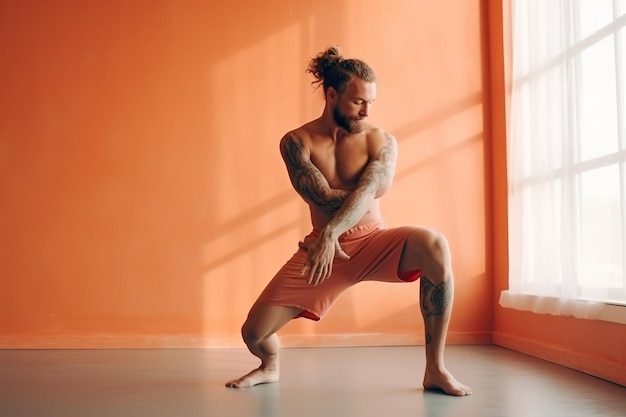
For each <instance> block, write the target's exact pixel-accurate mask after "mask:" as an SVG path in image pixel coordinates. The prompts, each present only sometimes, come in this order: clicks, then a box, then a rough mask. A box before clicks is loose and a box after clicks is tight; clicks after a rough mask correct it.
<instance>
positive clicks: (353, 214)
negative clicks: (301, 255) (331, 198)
mask: <svg viewBox="0 0 626 417" xmlns="http://www.w3.org/2000/svg"><path fill="white" fill-rule="evenodd" d="M383 135H384V141H383V146H382V147H381V148H380V150H379V151H378V154H377V155H376V157H375V158H373V159H372V160H371V161H370V162H369V163H368V165H367V167H366V168H365V170H364V171H363V174H362V175H361V178H360V179H359V182H358V184H357V187H356V188H355V189H354V191H352V192H351V193H350V194H349V195H348V196H347V197H346V199H345V200H344V202H343V204H342V205H341V208H339V210H338V211H337V213H336V214H335V216H334V217H333V219H332V220H331V221H330V222H329V223H328V224H327V225H326V227H324V229H323V230H322V232H321V234H320V236H319V237H318V239H317V241H316V242H315V243H314V244H313V245H311V247H309V260H308V262H307V265H306V266H305V268H304V270H303V273H307V272H308V275H309V282H310V283H312V284H313V285H316V284H319V283H320V282H322V281H324V280H325V279H326V278H328V277H329V276H330V274H331V272H332V262H333V259H334V256H335V250H336V247H337V245H338V243H337V239H338V238H339V236H340V235H341V234H342V233H344V232H346V231H347V230H348V229H350V228H351V227H353V226H354V225H356V224H357V223H358V222H359V220H360V219H361V218H362V217H363V216H364V215H365V214H366V213H367V211H368V210H369V209H370V207H371V205H372V203H373V201H374V199H376V198H378V197H380V196H381V195H382V194H384V193H385V191H387V189H388V188H389V186H390V185H391V182H392V180H393V176H394V173H395V169H396V159H397V155H398V145H397V142H396V138H394V137H393V136H392V135H390V134H387V133H383ZM312 252H313V253H312Z"/></svg>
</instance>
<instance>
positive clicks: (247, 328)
mask: <svg viewBox="0 0 626 417" xmlns="http://www.w3.org/2000/svg"><path fill="white" fill-rule="evenodd" d="M241 337H242V338H243V341H244V343H245V344H246V345H247V346H254V345H257V344H258V343H259V342H261V340H262V339H263V336H262V335H261V333H260V332H259V331H258V329H257V328H255V327H254V326H253V325H252V324H251V323H249V322H248V321H246V322H245V323H244V324H243V326H241Z"/></svg>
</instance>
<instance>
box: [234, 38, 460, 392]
mask: <svg viewBox="0 0 626 417" xmlns="http://www.w3.org/2000/svg"><path fill="white" fill-rule="evenodd" d="M307 72H309V73H311V74H312V75H313V76H314V77H315V81H314V83H319V84H320V85H322V86H323V90H324V95H325V99H326V104H325V107H324V111H323V113H322V115H321V117H320V118H318V119H316V120H313V121H311V122H309V123H307V124H305V125H303V126H302V127H300V128H298V129H295V130H293V131H291V132H289V133H287V134H286V135H285V136H284V137H283V138H282V140H281V142H280V150H281V155H282V157H283V159H284V161H285V164H286V166H287V171H288V173H289V178H290V179H291V183H292V184H293V187H294V188H295V190H296V191H297V192H298V193H299V194H300V196H301V197H302V198H303V199H304V201H306V203H307V204H308V205H309V207H310V212H311V223H312V226H313V231H312V232H311V233H310V234H309V235H308V236H306V237H305V238H304V241H303V242H300V244H299V249H298V251H297V252H296V253H295V254H294V255H293V257H292V258H291V259H290V260H289V261H288V262H287V263H286V264H285V265H284V266H283V268H281V270H280V271H279V272H278V273H277V274H276V276H275V277H274V278H273V279H272V281H271V282H270V283H269V284H268V285H267V287H266V288H265V290H264V291H263V293H262V294H261V295H260V296H259V298H258V300H257V301H256V302H255V303H254V305H253V306H252V308H251V310H250V313H249V314H248V318H247V320H246V322H245V323H244V325H243V327H242V336H243V339H244V341H245V343H246V345H247V346H248V349H249V350H250V352H251V353H252V354H253V355H255V356H257V357H258V358H259V359H261V365H260V367H259V368H257V369H254V370H252V371H251V372H249V373H248V374H246V375H244V376H242V377H241V378H238V379H235V380H232V381H229V382H228V383H227V384H226V386H228V387H233V388H240V387H250V386H253V385H257V384H262V383H268V382H276V381H278V378H279V365H278V354H279V344H278V337H277V335H276V332H277V331H278V330H279V329H280V328H281V327H283V326H284V325H285V324H286V323H287V322H289V321H290V320H291V319H293V318H296V317H306V318H309V319H312V320H319V319H321V318H322V317H323V316H324V314H325V313H326V312H327V311H328V309H329V308H330V306H331V305H332V304H333V302H334V301H335V300H336V299H337V298H338V297H339V295H340V294H341V293H342V292H343V291H344V290H346V289H348V288H349V287H351V286H352V285H354V284H356V283H358V282H360V281H364V280H376V281H386V282H394V281H407V282H410V281H415V280H417V279H418V278H420V310H421V313H422V316H423V318H424V327H425V344H426V347H425V350H426V369H425V373H424V380H423V386H424V388H425V389H439V390H442V391H444V392H445V393H447V394H450V395H457V396H463V395H469V394H471V390H470V389H469V388H468V387H467V386H465V385H463V384H461V383H460V382H458V381H457V380H456V379H455V378H454V377H453V376H452V375H451V374H450V373H449V372H448V371H447V369H446V368H445V366H444V355H443V353H444V346H445V339H446V333H447V329H448V323H449V320H450V313H451V310H452V300H453V292H454V284H453V276H452V270H451V261H450V251H449V248H448V244H447V241H446V239H445V238H444V237H443V236H442V235H441V234H439V233H437V232H435V231H432V230H429V229H425V228H421V227H414V226H403V227H396V228H389V227H387V226H386V225H385V223H384V221H383V219H382V215H381V212H380V204H379V200H378V199H379V198H380V197H381V196H382V195H383V194H384V193H385V192H386V191H387V189H388V188H389V186H390V185H391V182H392V179H393V175H394V172H395V165H396V156H397V143H396V139H395V138H394V137H393V136H392V135H390V134H388V133H386V132H384V131H383V130H381V129H379V128H377V127H375V126H372V125H370V124H368V123H366V122H364V121H363V119H365V118H366V117H367V116H368V115H369V112H370V107H371V105H372V102H373V101H374V100H375V98H376V78H375V75H374V72H373V71H372V69H371V68H370V67H369V66H368V65H367V64H366V63H365V62H363V61H361V60H358V59H344V58H343V57H342V56H341V52H340V51H339V49H338V48H336V47H331V48H328V49H327V50H326V51H323V52H321V53H320V54H319V55H318V56H316V57H315V58H313V59H312V60H311V63H310V65H309V67H308V69H307Z"/></svg>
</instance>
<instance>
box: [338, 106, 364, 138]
mask: <svg viewBox="0 0 626 417" xmlns="http://www.w3.org/2000/svg"><path fill="white" fill-rule="evenodd" d="M333 119H334V120H335V123H337V126H339V127H340V128H342V129H344V130H345V131H346V132H348V133H360V132H361V131H362V130H363V126H361V122H360V121H359V120H356V119H354V118H352V119H351V118H349V117H348V116H346V115H344V114H342V113H341V111H339V107H338V106H335V108H334V109H333Z"/></svg>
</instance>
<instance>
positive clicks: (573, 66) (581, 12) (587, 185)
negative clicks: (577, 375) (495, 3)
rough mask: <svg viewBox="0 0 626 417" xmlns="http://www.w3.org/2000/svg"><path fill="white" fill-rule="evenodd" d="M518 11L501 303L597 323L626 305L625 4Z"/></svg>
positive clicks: (572, 0) (537, 3) (527, 3)
mask: <svg viewBox="0 0 626 417" xmlns="http://www.w3.org/2000/svg"><path fill="white" fill-rule="evenodd" d="M511 6H512V7H511V14H512V15H511V17H512V66H513V74H512V78H513V86H512V96H511V102H510V113H509V119H508V123H509V125H508V135H507V153H508V186H509V200H508V204H509V265H510V266H509V290H508V291H505V292H504V293H503V294H502V296H501V304H502V305H503V306H505V307H512V308H518V309H524V310H530V311H534V312H537V313H550V314H560V315H574V316H576V317H581V318H598V316H599V315H600V314H601V309H602V306H603V305H605V304H606V303H612V304H626V269H625V267H624V265H625V261H624V260H625V259H626V244H625V243H624V242H625V241H626V138H625V136H626V116H625V115H626V103H625V100H624V91H625V87H624V84H625V83H626V28H625V27H626V0H513V1H512V4H511ZM624 310H625V312H626V309H624Z"/></svg>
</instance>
